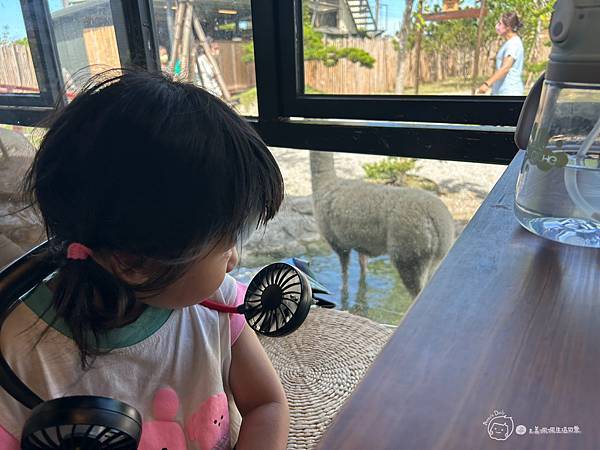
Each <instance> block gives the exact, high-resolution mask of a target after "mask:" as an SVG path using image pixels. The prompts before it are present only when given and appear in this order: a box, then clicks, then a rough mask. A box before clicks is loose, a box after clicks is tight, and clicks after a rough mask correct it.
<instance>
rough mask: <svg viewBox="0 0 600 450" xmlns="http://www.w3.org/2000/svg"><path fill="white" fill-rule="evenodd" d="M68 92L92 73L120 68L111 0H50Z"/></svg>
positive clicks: (53, 26)
mask: <svg viewBox="0 0 600 450" xmlns="http://www.w3.org/2000/svg"><path fill="white" fill-rule="evenodd" d="M48 7H49V9H50V14H51V17H52V28H53V31H54V37H55V39H56V46H57V48H58V58H59V62H60V67H61V72H62V76H63V79H64V81H65V84H66V85H67V87H68V88H67V95H68V96H72V95H73V94H74V91H75V90H76V89H77V88H78V87H79V86H80V85H81V83H82V82H84V81H85V80H86V79H87V78H89V77H90V76H91V75H94V74H96V73H99V72H102V71H104V70H106V69H110V68H115V67H120V66H121V61H120V59H119V49H118V46H117V39H116V35H115V29H114V23H113V16H112V12H111V8H110V0H48Z"/></svg>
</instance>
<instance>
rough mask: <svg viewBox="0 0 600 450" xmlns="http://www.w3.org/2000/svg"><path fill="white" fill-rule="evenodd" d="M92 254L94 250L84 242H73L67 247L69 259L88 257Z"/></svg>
mask: <svg viewBox="0 0 600 450" xmlns="http://www.w3.org/2000/svg"><path fill="white" fill-rule="evenodd" d="M91 254H92V250H90V249H89V248H88V247H86V246H85V245H83V244H80V243H78V242H73V243H71V244H69V246H68V247H67V259H79V260H84V259H87V258H88V257H89V256H90V255H91Z"/></svg>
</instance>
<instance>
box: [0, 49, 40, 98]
mask: <svg viewBox="0 0 600 450" xmlns="http://www.w3.org/2000/svg"><path fill="white" fill-rule="evenodd" d="M39 91H40V88H39V86H38V83H37V78H36V76H35V68H34V66H33V60H32V59H31V51H30V50H29V46H28V45H21V44H1V45H0V94H6V93H35V92H39Z"/></svg>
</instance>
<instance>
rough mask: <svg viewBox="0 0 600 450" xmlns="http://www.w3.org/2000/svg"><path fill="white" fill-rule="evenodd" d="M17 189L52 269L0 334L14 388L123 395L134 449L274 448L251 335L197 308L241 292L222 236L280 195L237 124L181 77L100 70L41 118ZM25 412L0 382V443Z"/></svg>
mask: <svg viewBox="0 0 600 450" xmlns="http://www.w3.org/2000/svg"><path fill="white" fill-rule="evenodd" d="M24 186H25V192H26V193H27V194H28V195H29V196H30V200H31V202H32V203H33V204H35V205H36V207H37V208H38V209H39V211H40V212H41V215H42V217H43V220H44V223H45V226H46V230H47V235H48V238H49V250H50V251H49V254H50V257H52V258H54V259H55V261H56V262H57V263H58V266H59V269H58V270H57V271H56V273H55V274H53V275H52V276H50V277H48V279H46V280H45V281H44V282H43V283H41V284H40V285H39V286H38V287H37V288H36V289H34V290H33V291H32V292H30V293H29V294H27V295H26V296H25V298H24V302H23V303H22V304H21V305H19V306H18V307H17V308H16V309H15V311H14V312H13V313H12V314H11V315H10V317H9V318H8V319H7V321H6V322H5V325H4V327H3V330H2V336H0V343H1V345H2V351H3V352H4V355H5V357H6V359H7V361H8V362H9V364H10V365H11V367H12V368H13V370H14V371H15V372H16V373H17V375H18V376H19V377H20V378H21V379H22V380H23V381H24V382H25V384H26V385H28V386H29V387H30V388H31V389H32V390H33V391H34V392H35V393H36V394H38V395H39V396H40V397H41V398H42V399H44V400H48V399H51V398H57V397H62V396H71V395H96V396H106V397H111V398H114V399H117V400H120V401H123V402H126V403H128V404H130V405H131V406H133V407H135V408H136V409H137V410H138V411H139V412H140V414H141V415H142V418H143V422H144V428H143V432H142V439H141V444H140V448H141V449H142V450H144V449H157V450H161V449H163V448H168V449H169V450H178V449H185V448H188V449H201V450H206V449H215V448H216V449H226V448H231V447H232V446H233V445H234V444H236V443H237V446H236V448H237V449H238V450H243V449H261V450H262V449H283V448H285V446H286V441H287V430H288V407H287V402H286V399H285V395H284V392H283V389H282V386H281V383H280V382H279V380H278V378H277V375H276V373H275V371H274V369H273V367H272V366H271V364H270V362H269V360H268V358H267V356H266V355H265V353H264V351H263V349H262V347H261V345H260V343H259V341H258V339H257V338H256V336H255V335H254V333H253V332H252V331H251V329H250V328H249V327H248V326H247V325H245V321H244V318H243V316H241V315H231V316H230V315H228V314H224V313H219V312H216V311H214V310H211V309H208V308H206V307H204V306H202V301H203V300H206V299H211V300H213V301H217V302H221V303H224V304H229V305H233V304H239V303H241V302H242V301H243V297H244V287H243V286H241V285H239V284H237V283H236V282H235V281H234V279H233V278H232V277H231V276H229V275H228V274H227V272H229V271H231V270H232V268H233V267H234V266H235V265H236V263H237V259H238V256H237V251H236V244H238V243H240V242H241V239H242V237H243V236H244V235H246V234H247V233H248V232H249V231H252V230H253V229H255V228H256V227H258V226H261V225H264V224H265V223H266V222H267V221H269V220H270V219H272V218H273V216H274V215H275V213H276V212H277V210H278V208H279V206H280V204H281V201H282V198H283V181H282V177H281V173H280V171H279V168H278V167H277V164H276V162H275V160H274V158H273V156H272V155H271V154H270V152H269V150H268V149H267V148H266V146H265V144H264V143H263V142H262V141H261V140H260V138H259V137H258V136H257V135H256V133H255V132H254V131H253V130H252V129H251V127H250V126H249V125H248V124H247V123H246V122H244V120H242V119H241V118H240V117H238V116H237V115H236V114H235V113H234V112H233V111H232V109H231V108H230V107H228V106H227V105H226V104H224V103H223V102H222V101H220V100H218V99H217V98H215V97H213V96H212V95H210V94H208V93H207V92H205V91H203V90H202V89H199V88H197V87H195V86H193V85H190V84H185V83H179V82H175V81H173V80H171V79H169V78H168V77H167V76H165V75H162V74H150V73H145V72H134V71H119V72H114V71H112V72H109V73H104V74H102V75H101V76H97V77H95V78H94V79H93V80H92V81H91V82H90V83H88V84H87V85H86V86H85V87H84V88H83V89H82V92H81V93H80V94H79V95H78V96H77V97H76V98H75V99H74V100H73V101H72V102H71V103H70V104H69V105H68V106H66V107H65V108H64V110H63V111H62V112H61V113H60V114H59V115H58V116H57V117H56V119H55V120H54V122H53V123H52V124H51V126H50V127H49V129H48V131H47V133H46V135H45V137H44V139H43V141H42V143H41V146H40V149H39V152H38V153H37V155H36V157H35V160H34V162H33V164H32V167H31V169H30V172H29V173H28V176H27V178H26V180H25V184H24ZM238 410H239V412H238ZM29 413H30V412H29V411H28V410H27V409H26V408H24V407H23V406H22V405H21V404H20V403H18V402H17V401H16V400H14V399H12V397H10V396H9V395H8V394H7V393H6V392H5V391H4V390H2V389H0V448H2V449H13V448H15V449H16V448H19V444H18V439H19V437H20V434H21V430H22V426H23V424H24V422H25V420H26V418H27V417H28V415H29ZM240 413H241V425H240Z"/></svg>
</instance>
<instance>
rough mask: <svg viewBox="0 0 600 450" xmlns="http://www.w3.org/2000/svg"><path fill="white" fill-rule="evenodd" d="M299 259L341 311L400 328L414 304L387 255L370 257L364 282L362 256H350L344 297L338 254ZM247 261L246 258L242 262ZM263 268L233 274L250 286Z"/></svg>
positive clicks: (354, 253)
mask: <svg viewBox="0 0 600 450" xmlns="http://www.w3.org/2000/svg"><path fill="white" fill-rule="evenodd" d="M296 257H299V258H301V259H304V260H307V261H309V262H310V267H311V269H312V270H313V272H314V274H315V276H316V278H317V280H318V281H320V282H321V283H322V284H324V285H325V286H326V287H327V288H328V289H329V290H330V291H331V292H332V295H330V296H323V298H325V299H327V300H330V301H332V302H334V303H335V304H336V305H337V308H338V309H342V310H347V311H350V312H351V313H353V314H357V315H360V316H364V317H368V318H369V319H372V320H374V321H376V322H379V323H384V324H389V325H397V324H398V323H399V322H400V320H402V318H403V316H404V313H405V312H406V310H407V309H408V307H409V306H410V305H411V303H412V297H411V296H410V294H409V293H408V291H407V290H406V288H405V287H404V284H403V283H402V280H401V279H400V277H399V276H398V272H396V269H395V268H394V267H393V265H392V264H391V263H390V260H389V258H388V257H387V256H380V257H377V258H370V259H369V265H368V271H367V275H366V277H364V279H363V280H361V279H360V265H359V262H358V253H356V252H353V253H352V255H351V257H350V266H349V274H348V294H347V296H346V295H342V276H341V268H340V263H339V259H338V257H337V255H336V254H335V253H333V252H329V253H326V254H322V253H321V254H314V255H296ZM244 262H245V261H244V259H242V261H241V263H242V264H244ZM263 266H264V265H260V266H258V265H257V266H256V267H245V266H243V265H242V266H241V267H238V268H237V269H236V270H234V271H233V272H232V273H231V274H232V275H233V276H234V277H235V278H236V279H238V280H239V281H242V282H245V283H248V282H249V281H250V279H251V278H252V277H253V276H254V275H255V274H256V273H257V272H258V270H259V269H260V268H261V267H263Z"/></svg>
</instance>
